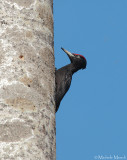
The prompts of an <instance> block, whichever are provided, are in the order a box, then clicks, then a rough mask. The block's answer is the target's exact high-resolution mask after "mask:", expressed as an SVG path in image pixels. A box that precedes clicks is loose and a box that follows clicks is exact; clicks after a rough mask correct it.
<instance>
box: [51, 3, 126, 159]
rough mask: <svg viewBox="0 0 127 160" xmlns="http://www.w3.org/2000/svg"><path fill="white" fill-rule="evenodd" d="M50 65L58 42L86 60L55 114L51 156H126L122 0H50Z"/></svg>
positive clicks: (58, 53) (61, 60) (59, 58)
mask: <svg viewBox="0 0 127 160" xmlns="http://www.w3.org/2000/svg"><path fill="white" fill-rule="evenodd" d="M54 35H55V37H54V42H55V65H56V68H57V69H59V68H61V67H63V66H65V65H67V64H68V63H70V61H69V59H68V57H67V55H66V54H65V53H64V52H63V51H62V50H61V47H64V48H65V49H67V50H69V51H70V52H72V53H77V54H82V55H83V56H84V57H85V58H86V59H87V68H86V70H80V71H79V72H77V73H76V74H75V75H74V76H73V80H72V83H71V87H70V90H69V91H68V93H67V94H66V96H65V97H64V99H63V100H62V102H61V105H60V108H59V110H58V112H57V113H56V150H57V153H56V156H57V160H78V159H79V160H94V159H97V158H96V157H95V156H98V155H100V156H110V155H111V156H114V155H118V156H124V155H125V156H126V159H127V125H126V123H127V71H126V70H127V0H54Z"/></svg>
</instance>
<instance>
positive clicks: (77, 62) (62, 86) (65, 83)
mask: <svg viewBox="0 0 127 160" xmlns="http://www.w3.org/2000/svg"><path fill="white" fill-rule="evenodd" d="M61 49H62V50H63V51H64V52H65V53H66V54H67V55H68V57H69V59H70V61H71V63H70V64H68V65H66V66H64V67H62V68H60V69H58V70H56V99H55V101H56V112H57V110H58V108H59V105H60V102H61V100H62V99H63V97H64V95H65V94H66V93H67V91H68V89H69V88H70V85H71V80H72V75H73V74H74V73H75V72H77V71H78V70H80V69H85V68H86V65H87V61H86V59H85V57H83V56H82V55H79V54H74V53H73V54H72V53H70V52H69V51H67V50H65V49H64V48H61Z"/></svg>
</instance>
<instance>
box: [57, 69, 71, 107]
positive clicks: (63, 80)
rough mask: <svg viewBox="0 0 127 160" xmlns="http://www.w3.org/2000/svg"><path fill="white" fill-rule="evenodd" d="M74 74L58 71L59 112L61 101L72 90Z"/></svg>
mask: <svg viewBox="0 0 127 160" xmlns="http://www.w3.org/2000/svg"><path fill="white" fill-rule="evenodd" d="M71 80H72V74H71V72H69V71H66V72H65V70H64V69H63V68H61V69H59V70H57V71H56V110H58V108H59V105H60V102H61V100H62V99H63V97H64V95H65V94H66V93H67V91H68V89H69V88H70V85H71Z"/></svg>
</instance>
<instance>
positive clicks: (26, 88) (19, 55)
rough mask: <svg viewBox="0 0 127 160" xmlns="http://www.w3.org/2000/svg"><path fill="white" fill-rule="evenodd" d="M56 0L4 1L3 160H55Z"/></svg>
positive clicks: (0, 17) (0, 24)
mask: <svg viewBox="0 0 127 160" xmlns="http://www.w3.org/2000/svg"><path fill="white" fill-rule="evenodd" d="M52 1H53V0H0V160H55V159H56V158H55V157H56V154H55V143H56V142H55V101H54V97H55V96H54V93H55V68H54V54H53V53H54V50H53V45H54V44H53V2H52Z"/></svg>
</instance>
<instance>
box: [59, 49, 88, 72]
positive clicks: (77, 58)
mask: <svg viewBox="0 0 127 160" xmlns="http://www.w3.org/2000/svg"><path fill="white" fill-rule="evenodd" d="M61 49H62V50H63V51H64V52H65V53H66V54H67V55H68V57H69V59H70V61H71V63H73V64H74V65H75V66H76V67H78V68H80V69H85V68H86V65H87V61H86V59H85V57H84V56H82V55H80V54H75V53H71V52H69V51H67V50H66V49H64V48H61Z"/></svg>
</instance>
